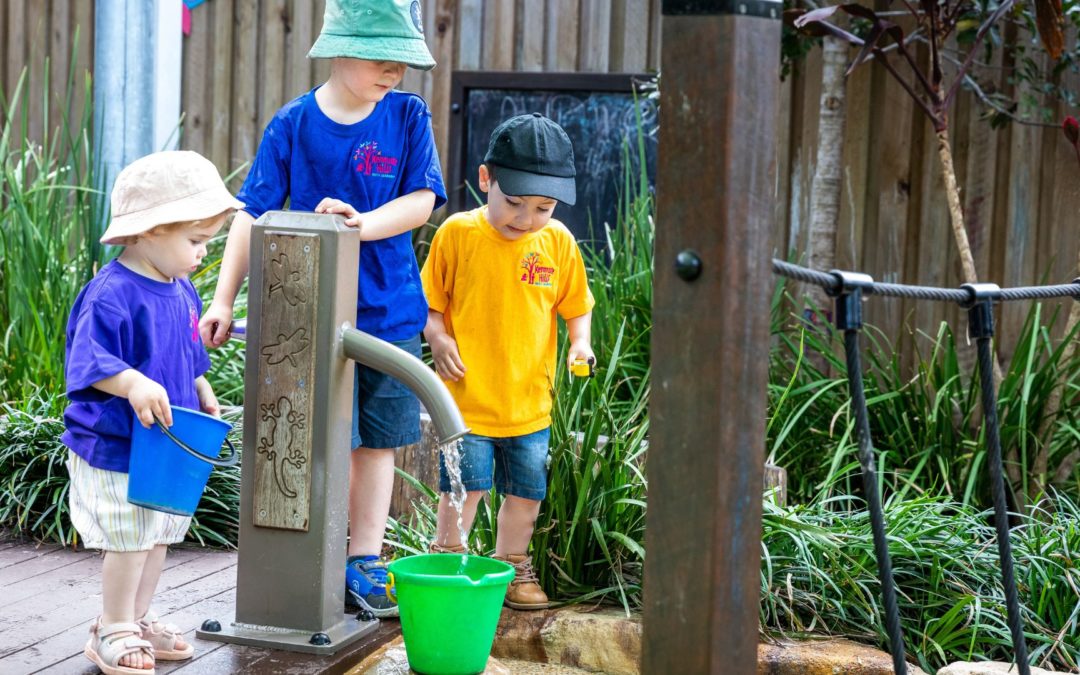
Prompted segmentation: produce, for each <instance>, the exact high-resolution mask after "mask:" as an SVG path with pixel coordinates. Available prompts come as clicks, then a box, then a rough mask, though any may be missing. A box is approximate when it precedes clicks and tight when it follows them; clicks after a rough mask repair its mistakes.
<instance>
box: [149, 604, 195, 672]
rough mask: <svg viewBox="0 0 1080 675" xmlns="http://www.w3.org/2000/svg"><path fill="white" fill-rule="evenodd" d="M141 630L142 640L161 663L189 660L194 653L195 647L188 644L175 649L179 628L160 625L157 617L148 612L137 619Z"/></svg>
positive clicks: (173, 625)
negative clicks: (148, 644) (151, 648)
mask: <svg viewBox="0 0 1080 675" xmlns="http://www.w3.org/2000/svg"><path fill="white" fill-rule="evenodd" d="M139 626H140V627H141V628H142V639H144V640H146V641H147V642H149V643H150V645H151V646H152V647H153V648H154V656H155V657H156V658H157V659H159V660H161V661H183V660H184V659H190V658H191V656H192V655H193V654H194V653H195V645H193V644H191V643H190V642H189V643H188V644H187V646H186V647H185V648H184V649H177V648H176V640H177V639H178V638H179V637H180V633H181V630H180V627H179V626H177V625H176V624H174V623H162V622H160V621H158V618H157V615H156V614H154V613H153V612H150V611H148V612H147V613H146V615H145V616H144V617H143V618H141V619H139Z"/></svg>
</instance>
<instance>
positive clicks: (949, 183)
mask: <svg viewBox="0 0 1080 675" xmlns="http://www.w3.org/2000/svg"><path fill="white" fill-rule="evenodd" d="M937 141H938V156H939V157H940V158H941V169H942V174H943V176H944V179H945V195H946V197H947V198H948V201H949V221H950V223H951V224H952V231H953V237H955V238H956V250H957V252H958V253H959V254H960V267H961V272H962V275H963V278H964V283H966V284H975V283H978V282H979V277H978V275H977V274H976V272H975V258H974V257H973V256H972V255H971V244H970V243H969V242H968V236H967V228H965V227H964V209H963V207H962V206H961V204H960V187H959V186H958V185H957V184H956V169H955V168H953V158H952V146H951V145H950V144H949V130H948V128H945V129H942V130H941V131H939V132H937ZM992 356H993V364H994V389H995V390H998V389H1000V388H1001V380H1002V377H1003V376H1002V373H1001V365H1000V364H998V361H997V355H996V354H994V355H992ZM1003 450H1004V454H1005V456H1004V464H1005V473H1006V474H1008V476H1009V481H1010V482H1011V483H1012V485H1013V488H1014V492H1015V494H1016V499H1017V505H1018V506H1020V505H1022V504H1023V503H1024V502H1025V501H1026V500H1025V495H1024V494H1023V481H1022V480H1021V476H1020V462H1019V454H1018V452H1017V449H1016V448H1015V447H1009V448H1004V449H1003Z"/></svg>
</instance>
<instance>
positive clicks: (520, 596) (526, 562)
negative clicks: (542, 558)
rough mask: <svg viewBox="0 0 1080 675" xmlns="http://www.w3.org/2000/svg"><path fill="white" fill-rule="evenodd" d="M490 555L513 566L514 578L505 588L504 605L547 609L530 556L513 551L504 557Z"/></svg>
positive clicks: (545, 597)
mask: <svg viewBox="0 0 1080 675" xmlns="http://www.w3.org/2000/svg"><path fill="white" fill-rule="evenodd" d="M491 557H492V558H495V559H496V560H501V561H503V562H508V563H510V564H511V565H513V566H514V580H513V581H511V582H510V587H509V588H507V589H506V599H505V600H504V601H503V604H504V605H506V606H507V607H511V608H513V609H547V607H548V596H547V594H546V593H544V589H542V588H540V584H538V583H537V579H536V572H535V571H533V566H532V558H531V557H529V556H528V555H515V554H513V553H511V554H510V555H508V556H506V557H502V556H497V555H495V556H491Z"/></svg>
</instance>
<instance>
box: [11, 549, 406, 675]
mask: <svg viewBox="0 0 1080 675" xmlns="http://www.w3.org/2000/svg"><path fill="white" fill-rule="evenodd" d="M0 556H2V557H0V598H2V599H3V605H4V611H3V612H2V613H0V673H4V674H5V675H8V674H11V675H16V674H19V673H51V674H55V675H60V674H64V675H67V674H71V673H75V674H77V675H83V674H86V675H90V674H92V673H97V672H98V671H97V669H96V668H94V667H93V666H92V665H91V664H90V662H89V661H87V660H86V657H84V656H83V654H82V650H83V646H84V645H85V644H86V639H87V628H88V626H89V624H90V621H91V620H92V619H93V618H94V616H95V615H96V614H97V613H98V612H99V611H100V609H101V560H100V557H99V556H98V554H97V553H96V552H93V551H73V550H71V549H64V548H61V547H59V546H55V545H44V546H35V545H34V544H33V543H30V544H26V543H22V542H12V541H2V540H0ZM235 594H236V553H235V552H231V551H215V550H209V549H200V548H191V547H178V548H176V549H175V550H173V551H170V552H169V555H168V557H167V558H166V559H165V569H164V570H163V572H162V575H161V581H160V582H159V585H158V593H157V595H156V596H155V598H154V609H155V610H156V611H157V612H158V614H159V615H160V616H161V617H162V618H163V620H165V621H167V622H169V623H175V624H176V625H178V626H180V628H181V629H182V630H183V631H184V634H185V636H186V638H187V639H188V640H189V641H191V642H193V644H194V645H195V649H196V652H195V658H194V659H193V660H191V661H186V662H175V663H168V662H164V661H163V662H161V663H159V664H158V666H157V672H158V673H161V674H164V673H180V674H182V675H198V674H199V673H215V674H216V673H236V672H259V673H298V674H305V673H344V672H346V671H347V670H348V669H349V668H351V667H352V666H353V665H355V664H357V663H359V662H360V660H362V659H363V657H364V656H366V655H367V654H369V653H371V652H372V651H374V650H375V649H377V648H378V647H379V646H380V645H382V644H383V643H385V642H387V641H388V640H390V639H393V638H394V637H396V636H397V635H398V634H400V626H399V624H398V622H397V621H395V620H389V621H384V622H383V623H382V624H381V625H380V627H379V630H378V631H376V632H375V633H373V634H372V635H370V636H368V637H366V638H364V639H361V640H360V641H358V642H357V643H356V644H354V645H350V646H349V647H348V648H346V649H344V650H342V651H341V652H339V653H338V654H334V655H332V656H325V657H319V656H312V655H309V654H295V653H291V652H282V651H276V650H270V649H260V648H255V647H244V646H240V645H232V644H225V643H221V642H209V641H204V640H198V639H196V638H195V629H196V628H197V627H198V626H199V625H201V624H202V622H203V620H204V619H207V618H217V619H219V620H220V619H225V618H227V617H228V616H230V614H231V613H232V611H233V609H234V606H235Z"/></svg>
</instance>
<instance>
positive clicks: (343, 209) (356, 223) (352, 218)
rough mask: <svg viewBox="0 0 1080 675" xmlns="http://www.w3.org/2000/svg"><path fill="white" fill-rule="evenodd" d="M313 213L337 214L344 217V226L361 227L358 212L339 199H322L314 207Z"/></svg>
mask: <svg viewBox="0 0 1080 675" xmlns="http://www.w3.org/2000/svg"><path fill="white" fill-rule="evenodd" d="M315 213H338V214H341V215H343V216H345V224H346V225H348V226H349V227H356V228H359V227H360V225H361V218H360V212H359V211H357V210H356V209H354V208H353V207H352V205H351V204H346V203H345V202H343V201H341V200H340V199H332V198H330V197H323V200H322V201H321V202H319V205H318V206H316V207H315Z"/></svg>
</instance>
